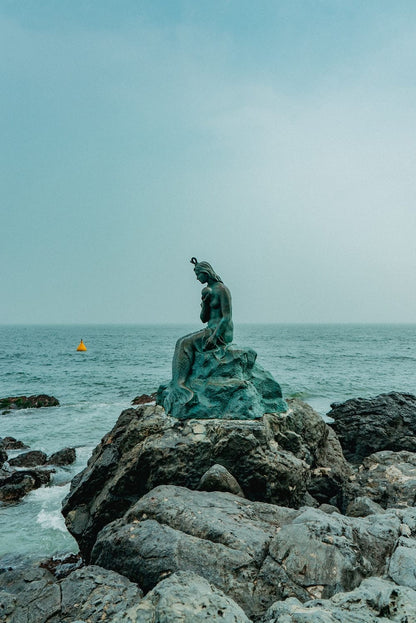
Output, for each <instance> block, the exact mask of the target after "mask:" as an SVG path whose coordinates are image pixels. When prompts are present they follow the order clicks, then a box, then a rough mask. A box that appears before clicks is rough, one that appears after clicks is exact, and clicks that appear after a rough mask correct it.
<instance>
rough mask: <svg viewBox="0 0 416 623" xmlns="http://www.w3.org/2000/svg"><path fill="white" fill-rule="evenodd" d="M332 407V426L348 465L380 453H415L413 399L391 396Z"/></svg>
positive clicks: (405, 396)
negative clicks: (389, 451)
mask: <svg viewBox="0 0 416 623" xmlns="http://www.w3.org/2000/svg"><path fill="white" fill-rule="evenodd" d="M331 407H332V410H331V411H330V412H329V413H328V416H329V417H331V418H333V420H334V422H333V423H332V424H331V426H332V427H333V429H334V431H335V433H336V434H337V436H338V439H339V441H340V443H341V446H342V449H343V452H344V455H345V457H346V459H347V460H348V461H350V462H352V463H360V462H361V461H362V460H363V459H364V458H365V457H366V456H368V455H370V454H373V453H375V452H379V451H380V450H392V451H394V452H400V451H401V450H408V451H409V452H416V396H413V395H412V394H401V393H398V392H392V393H390V394H380V395H379V396H376V397H375V398H353V399H351V400H347V401H346V402H344V403H341V404H339V403H336V404H333V405H331Z"/></svg>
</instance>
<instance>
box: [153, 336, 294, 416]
mask: <svg viewBox="0 0 416 623" xmlns="http://www.w3.org/2000/svg"><path fill="white" fill-rule="evenodd" d="M256 358H257V353H256V352H255V351H254V350H253V349H252V348H239V347H238V346H236V345H235V344H230V345H229V346H226V347H221V348H218V349H216V350H211V351H209V350H208V351H202V352H199V351H198V350H197V351H196V352H195V359H194V362H193V365H192V371H191V374H190V375H189V377H188V378H187V379H186V386H187V387H188V388H189V389H190V390H191V392H192V397H191V398H190V393H189V392H184V391H183V390H182V391H181V390H180V389H178V387H177V386H176V385H175V384H174V383H173V382H170V383H169V384H167V385H161V386H160V387H159V389H158V392H157V403H158V404H160V405H162V406H163V407H164V409H165V411H166V412H167V413H169V414H170V415H172V416H173V417H175V418H178V419H180V420H183V419H190V418H196V419H206V418H207V419H211V418H218V419H224V420H227V419H228V420H252V419H256V418H261V417H263V415H264V414H265V413H275V412H283V411H286V410H287V404H286V402H285V401H284V400H283V397H282V390H281V388H280V385H279V383H277V381H275V379H274V378H273V377H272V375H271V374H270V372H267V371H266V370H264V369H263V368H262V367H261V366H259V365H258V364H257V363H256Z"/></svg>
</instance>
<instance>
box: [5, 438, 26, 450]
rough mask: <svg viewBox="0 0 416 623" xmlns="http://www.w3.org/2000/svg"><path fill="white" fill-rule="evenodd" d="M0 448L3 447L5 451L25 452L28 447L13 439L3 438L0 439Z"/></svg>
mask: <svg viewBox="0 0 416 623" xmlns="http://www.w3.org/2000/svg"><path fill="white" fill-rule="evenodd" d="M0 447H3V448H4V449H5V450H25V449H26V448H28V447H29V446H27V445H26V444H25V443H23V441H20V440H19V439H15V438H14V437H3V438H0Z"/></svg>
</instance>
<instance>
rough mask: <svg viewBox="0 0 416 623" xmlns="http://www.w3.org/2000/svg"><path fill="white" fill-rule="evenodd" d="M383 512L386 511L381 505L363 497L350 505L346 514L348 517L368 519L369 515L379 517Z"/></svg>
mask: <svg viewBox="0 0 416 623" xmlns="http://www.w3.org/2000/svg"><path fill="white" fill-rule="evenodd" d="M383 512H384V509H383V507H382V506H380V504H377V502H374V500H372V499H371V498H369V497H367V496H365V495H363V496H361V497H358V498H356V499H355V500H353V501H352V502H350V503H349V504H348V506H347V510H346V513H345V514H346V515H347V517H367V516H368V515H377V514H379V513H383Z"/></svg>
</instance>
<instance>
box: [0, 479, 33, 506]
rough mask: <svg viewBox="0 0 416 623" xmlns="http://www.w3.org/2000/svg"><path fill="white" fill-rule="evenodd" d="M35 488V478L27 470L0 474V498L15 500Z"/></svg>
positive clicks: (5, 500) (2, 499) (3, 500)
mask: <svg viewBox="0 0 416 623" xmlns="http://www.w3.org/2000/svg"><path fill="white" fill-rule="evenodd" d="M32 489H36V480H35V478H34V477H33V476H32V475H31V474H30V473H27V472H13V473H11V474H10V473H9V474H7V475H6V474H5V475H2V477H1V478H0V500H1V501H2V502H15V501H16V500H20V499H21V498H22V497H24V496H25V495H26V493H29V491H32Z"/></svg>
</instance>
